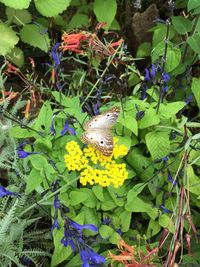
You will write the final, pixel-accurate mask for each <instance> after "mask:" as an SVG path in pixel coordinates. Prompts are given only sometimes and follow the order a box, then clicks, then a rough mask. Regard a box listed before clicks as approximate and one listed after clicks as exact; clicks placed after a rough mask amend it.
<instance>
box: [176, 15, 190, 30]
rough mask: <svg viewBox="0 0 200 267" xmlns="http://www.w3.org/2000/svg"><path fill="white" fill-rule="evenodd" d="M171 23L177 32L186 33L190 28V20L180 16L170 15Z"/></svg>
mask: <svg viewBox="0 0 200 267" xmlns="http://www.w3.org/2000/svg"><path fill="white" fill-rule="evenodd" d="M172 23H173V25H174V28H175V30H176V31H177V32H178V33H179V34H186V33H187V32H190V31H191V30H192V21H190V20H189V19H187V18H185V17H182V16H172Z"/></svg>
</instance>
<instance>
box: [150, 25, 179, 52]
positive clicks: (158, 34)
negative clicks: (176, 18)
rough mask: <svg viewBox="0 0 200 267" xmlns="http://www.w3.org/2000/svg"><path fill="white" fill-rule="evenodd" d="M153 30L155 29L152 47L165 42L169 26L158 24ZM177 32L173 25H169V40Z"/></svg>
mask: <svg viewBox="0 0 200 267" xmlns="http://www.w3.org/2000/svg"><path fill="white" fill-rule="evenodd" d="M151 31H153V41H152V47H155V46H157V44H158V43H160V42H162V43H164V39H165V37H166V32H167V27H166V25H163V24H158V25H157V26H156V27H154V28H153V29H152V30H151ZM175 34H176V32H175V30H174V29H173V27H172V26H170V27H169V40H171V39H172V38H173V37H174V36H175Z"/></svg>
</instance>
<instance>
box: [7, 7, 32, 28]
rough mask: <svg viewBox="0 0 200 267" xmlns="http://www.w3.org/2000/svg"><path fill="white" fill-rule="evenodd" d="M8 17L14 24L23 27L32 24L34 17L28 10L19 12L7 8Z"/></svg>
mask: <svg viewBox="0 0 200 267" xmlns="http://www.w3.org/2000/svg"><path fill="white" fill-rule="evenodd" d="M6 15H7V18H8V19H12V22H13V23H15V24H17V25H20V26H22V25H23V24H26V23H30V22H31V19H32V16H31V14H30V12H29V11H28V10H18V9H14V8H9V7H7V8H6Z"/></svg>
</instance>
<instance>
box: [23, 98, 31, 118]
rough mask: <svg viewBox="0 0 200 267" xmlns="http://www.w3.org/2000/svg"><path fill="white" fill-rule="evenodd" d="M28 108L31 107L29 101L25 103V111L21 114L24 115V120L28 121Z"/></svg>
mask: <svg viewBox="0 0 200 267" xmlns="http://www.w3.org/2000/svg"><path fill="white" fill-rule="evenodd" d="M30 107H31V101H30V100H28V101H27V104H26V109H25V111H24V112H23V113H24V114H25V118H26V119H28V117H29V112H30Z"/></svg>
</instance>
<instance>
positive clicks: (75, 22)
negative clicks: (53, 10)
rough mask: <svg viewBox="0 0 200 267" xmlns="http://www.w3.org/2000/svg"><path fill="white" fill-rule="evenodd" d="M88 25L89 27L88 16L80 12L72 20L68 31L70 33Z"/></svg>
mask: <svg viewBox="0 0 200 267" xmlns="http://www.w3.org/2000/svg"><path fill="white" fill-rule="evenodd" d="M87 25H88V16H87V15H85V14H81V13H79V12H78V13H76V14H75V15H74V16H73V17H72V19H71V20H70V22H69V24H68V26H67V30H68V31H69V30H72V29H76V28H80V27H82V26H87Z"/></svg>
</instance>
